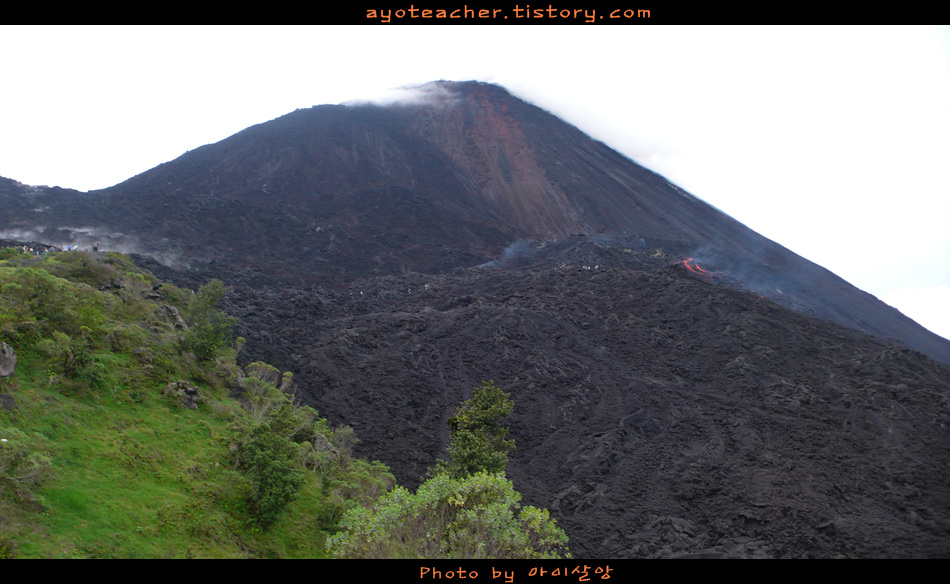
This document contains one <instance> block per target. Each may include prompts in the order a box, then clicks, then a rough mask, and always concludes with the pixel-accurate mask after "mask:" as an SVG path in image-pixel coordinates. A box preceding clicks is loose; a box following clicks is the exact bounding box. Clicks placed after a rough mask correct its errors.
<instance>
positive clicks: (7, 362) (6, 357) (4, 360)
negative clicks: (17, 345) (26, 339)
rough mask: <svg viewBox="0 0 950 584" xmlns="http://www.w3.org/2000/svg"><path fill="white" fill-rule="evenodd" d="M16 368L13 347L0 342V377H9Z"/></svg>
mask: <svg viewBox="0 0 950 584" xmlns="http://www.w3.org/2000/svg"><path fill="white" fill-rule="evenodd" d="M15 368H16V353H14V352H13V347H11V346H10V345H8V344H6V343H0V377H11V376H12V375H13V370H14V369H15Z"/></svg>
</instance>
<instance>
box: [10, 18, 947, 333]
mask: <svg viewBox="0 0 950 584" xmlns="http://www.w3.org/2000/svg"><path fill="white" fill-rule="evenodd" d="M435 79H451V80H468V79H477V80H481V81H490V82H494V83H499V84H501V85H503V86H505V87H507V88H508V89H509V90H510V91H511V92H512V93H514V94H515V95H517V96H519V97H522V98H523V99H526V100H528V101H531V102H532V103H535V104H536V105H538V106H540V107H543V108H545V109H547V110H549V111H551V112H552V113H554V114H556V115H558V116H560V117H561V118H563V119H565V120H567V121H568V122H570V123H572V124H574V125H575V126H578V127H579V128H580V129H582V130H584V131H585V132H586V133H588V134H590V135H591V136H593V137H595V138H597V139H599V140H602V141H604V142H606V143H607V144H608V145H610V146H612V147H614V148H616V149H617V150H619V151H621V152H623V153H624V154H626V155H627V156H629V157H630V158H632V159H633V160H636V161H637V162H639V163H641V164H643V165H644V166H647V167H648V168H651V169H653V170H655V171H657V172H659V173H660V174H663V175H664V176H666V177H667V178H668V179H670V180H671V181H673V182H674V183H676V184H678V185H679V186H681V187H683V188H684V189H686V190H688V191H689V192H691V193H692V194H694V195H696V196H697V197H699V198H701V199H703V200H705V201H706V202H708V203H710V204H712V205H714V206H716V207H717V208H719V209H721V210H723V211H725V212H726V213H728V214H730V215H732V216H733V217H735V218H736V219H738V220H740V221H742V222H743V223H745V224H746V225H748V226H750V227H751V228H753V229H754V230H756V231H758V232H759V233H761V234H763V235H765V236H766V237H769V238H771V239H773V240H775V241H777V242H779V243H781V244H782V245H784V246H786V247H788V248H790V249H791V250H793V251H795V252H796V253H798V254H800V255H802V256H804V257H806V258H808V259H810V260H812V261H815V262H816V263H818V264H820V265H822V266H824V267H826V268H828V269H830V270H831V271H833V272H835V273H837V274H838V275H840V276H842V277H843V278H845V279H846V280H848V281H849V282H851V283H853V284H854V285H856V286H858V287H859V288H861V289H863V290H866V291H868V292H870V293H872V294H874V295H875V296H877V297H878V298H881V299H882V300H884V301H885V302H888V303H889V304H891V305H893V306H896V307H897V308H898V309H900V310H901V311H902V312H904V313H905V314H907V315H908V316H910V317H911V318H914V319H915V320H917V321H918V322H920V323H921V324H923V325H924V326H926V327H927V328H929V329H931V330H932V331H934V332H937V333H938V334H941V335H943V336H945V337H948V338H950V27H910V28H905V27H872V28H864V27H830V26H824V27H721V26H711V27H696V26H689V27H662V26H661V27H638V26H596V25H592V26H585V25H578V26H570V27H563V26H472V27H459V26H451V27H446V26H421V27H415V26H414V27H409V26H376V27H367V26H332V27H330V26H327V27H321V26H315V27H286V26H285V27H273V28H272V27H203V26H193V27H72V26H56V27H33V26H9V25H4V26H0V175H2V176H5V177H8V178H13V179H15V180H18V181H20V182H23V183H27V184H34V185H49V186H54V185H59V186H62V187H69V188H75V189H79V190H91V189H97V188H104V187H108V186H112V185H114V184H116V183H118V182H121V181H123V180H125V179H127V178H129V177H131V176H134V175H135V174H138V173H140V172H143V171H145V170H148V169H150V168H152V167H154V166H156V165H158V164H161V163H162V162H166V161H168V160H171V159H174V158H176V157H178V156H179V155H181V154H183V153H184V152H186V151H187V150H192V149H194V148H197V147H199V146H202V145H204V144H208V143H212V142H217V141H219V140H222V139H224V138H226V137H228V136H230V135H231V134H234V133H235V132H238V131H240V130H242V129H244V128H246V127H248V126H251V125H253V124H257V123H261V122H264V121H267V120H270V119H273V118H276V117H279V116H281V115H283V114H286V113H288V112H291V111H293V110H294V109H297V108H305V107H310V106H312V105H318V104H323V103H341V102H345V101H349V100H355V99H362V98H372V97H375V96H380V95H384V94H386V93H387V92H388V91H389V90H392V89H393V88H397V87H400V86H404V85H411V84H419V83H424V82H426V81H431V80H435ZM2 212H3V211H2V209H0V213H2Z"/></svg>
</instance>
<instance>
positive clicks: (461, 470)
mask: <svg viewBox="0 0 950 584" xmlns="http://www.w3.org/2000/svg"><path fill="white" fill-rule="evenodd" d="M512 409H514V403H513V402H512V401H511V399H510V398H509V397H508V394H506V393H505V392H503V391H502V390H501V389H500V388H499V387H498V386H497V385H495V382H494V381H491V380H489V381H483V382H482V383H481V384H479V385H478V387H476V388H475V390H474V392H473V393H472V399H470V400H468V401H466V402H464V403H462V405H461V407H459V409H458V411H457V412H456V413H455V416H453V417H451V418H449V420H448V422H449V431H450V433H451V438H450V442H449V462H448V463H445V462H440V464H439V465H438V466H437V467H436V472H437V473H438V472H442V471H445V472H448V473H449V474H450V475H452V476H453V477H455V478H463V477H466V476H469V475H473V474H475V473H478V472H482V471H484V472H487V473H501V472H504V471H505V467H507V466H508V453H509V452H511V450H513V449H514V447H515V441H514V440H510V439H508V438H507V437H506V436H507V434H508V430H507V429H506V428H505V427H504V426H502V422H503V421H504V420H505V419H506V418H507V417H508V416H510V415H511V411H512Z"/></svg>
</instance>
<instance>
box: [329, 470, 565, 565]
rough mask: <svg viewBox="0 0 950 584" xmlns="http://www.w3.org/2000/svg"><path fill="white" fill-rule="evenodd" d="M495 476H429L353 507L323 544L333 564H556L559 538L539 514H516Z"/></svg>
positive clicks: (505, 486)
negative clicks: (364, 561) (348, 561)
mask: <svg viewBox="0 0 950 584" xmlns="http://www.w3.org/2000/svg"><path fill="white" fill-rule="evenodd" d="M520 499H521V495H519V494H518V493H517V492H516V491H515V489H514V486H513V485H512V484H511V482H510V481H508V480H507V479H505V477H504V475H501V474H489V473H485V472H480V473H477V474H474V475H471V476H467V477H464V478H453V477H451V476H449V475H447V474H440V475H436V476H435V477H433V478H431V479H429V480H427V481H426V482H425V483H423V484H422V485H420V486H419V489H418V490H417V491H416V493H415V494H413V493H410V492H409V491H408V490H406V489H405V488H403V487H396V488H395V489H393V490H392V491H390V492H388V493H386V494H384V495H382V496H381V497H380V498H379V500H378V501H377V502H376V504H375V505H374V506H373V507H372V509H367V508H363V507H357V508H354V509H351V510H350V511H348V512H347V513H346V515H345V516H344V517H343V519H342V521H341V522H340V527H341V528H342V529H343V531H342V532H341V533H339V534H337V535H335V536H333V537H331V538H330V539H329V540H328V541H327V547H328V549H329V550H330V551H331V553H333V555H334V557H337V558H417V559H438V558H445V559H463V558H464V559H489V558H494V559H501V558H506V559H508V558H511V559H514V558H527V559H541V558H560V557H562V554H565V555H567V556H568V557H569V554H568V553H567V547H566V546H567V536H566V535H565V534H564V532H563V531H562V530H561V529H560V528H558V527H557V526H556V525H555V523H554V520H552V519H551V518H550V517H549V515H548V512H547V511H546V510H539V509H536V508H534V507H525V508H521V506H520V504H519V501H520Z"/></svg>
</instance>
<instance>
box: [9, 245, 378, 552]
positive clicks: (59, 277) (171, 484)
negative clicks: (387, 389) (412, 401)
mask: <svg viewBox="0 0 950 584" xmlns="http://www.w3.org/2000/svg"><path fill="white" fill-rule="evenodd" d="M223 292H224V290H223V288H222V287H221V286H220V283H211V284H209V285H207V286H205V287H203V288H202V289H201V290H199V291H198V292H196V293H195V292H191V291H188V290H183V289H179V288H176V287H175V286H172V285H169V284H166V283H162V282H159V281H158V280H156V279H155V278H154V277H153V276H152V275H151V274H148V273H146V272H143V271H142V270H141V269H140V268H137V267H136V266H135V265H134V264H133V263H132V262H131V261H130V260H129V259H128V258H127V257H125V256H122V255H120V254H111V253H109V254H95V255H93V254H90V253H87V252H76V251H74V252H59V253H50V254H45V255H40V256H36V255H32V254H23V253H20V252H19V251H18V250H15V249H13V248H6V249H3V250H0V343H5V344H6V345H7V347H8V348H9V349H12V351H13V353H14V354H15V357H16V363H15V368H14V371H13V374H12V375H11V376H7V377H0V557H18V558H58V557H68V558H74V557H78V558H97V557H109V558H185V557H198V558H200V557H206V558H241V557H278V558H281V557H286V558H296V557H308V558H313V557H325V556H326V555H327V553H326V550H325V540H326V538H327V537H328V536H329V535H332V534H333V533H335V532H337V531H338V529H339V528H338V525H339V520H340V518H341V517H342V516H343V514H344V513H345V512H346V511H347V510H348V509H351V508H354V507H357V506H361V505H364V504H367V503H368V502H370V501H372V500H373V499H375V498H376V497H377V496H378V495H379V494H380V493H382V492H385V491H386V490H387V489H389V488H391V487H392V486H393V480H392V476H391V475H390V474H389V472H388V469H387V468H386V467H385V466H384V465H382V464H380V463H378V462H367V461H364V460H359V459H355V458H353V457H352V456H351V448H352V446H353V444H354V443H355V440H356V439H355V437H354V436H353V432H352V429H350V428H349V427H345V426H344V427H340V428H335V429H333V428H329V427H328V426H327V424H326V422H325V420H323V419H321V418H319V416H318V414H317V412H316V411H314V410H312V409H310V408H300V407H296V406H294V405H293V404H292V396H293V378H292V376H291V375H290V374H289V373H288V374H281V373H280V372H279V371H277V370H276V369H274V368H273V367H270V366H268V365H266V364H262V363H254V364H251V365H248V366H247V367H244V368H241V367H239V366H238V365H237V364H236V361H235V356H236V354H237V352H238V351H239V349H240V344H241V340H240V339H238V342H237V343H232V342H231V338H230V326H231V324H233V323H232V322H231V320H230V319H228V317H226V316H224V315H222V314H221V313H219V312H217V310H216V304H217V300H218V299H219V298H220V295H221V294H223ZM0 347H2V345H0ZM9 349H7V351H8V353H7V354H9ZM0 358H3V357H2V353H0ZM7 361H8V362H9V361H10V359H9V357H7Z"/></svg>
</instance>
